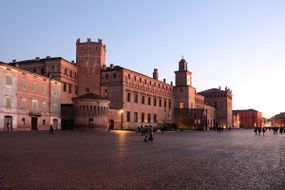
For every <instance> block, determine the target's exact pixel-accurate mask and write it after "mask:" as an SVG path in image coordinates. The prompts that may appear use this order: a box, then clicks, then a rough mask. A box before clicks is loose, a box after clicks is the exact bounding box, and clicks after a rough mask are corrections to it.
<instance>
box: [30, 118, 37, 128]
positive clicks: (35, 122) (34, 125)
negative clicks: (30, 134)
mask: <svg viewBox="0 0 285 190" xmlns="http://www.w3.org/2000/svg"><path fill="white" fill-rule="evenodd" d="M31 124H32V130H38V118H37V117H31Z"/></svg>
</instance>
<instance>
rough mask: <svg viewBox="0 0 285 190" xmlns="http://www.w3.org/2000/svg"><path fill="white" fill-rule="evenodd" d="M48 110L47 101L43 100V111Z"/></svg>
mask: <svg viewBox="0 0 285 190" xmlns="http://www.w3.org/2000/svg"><path fill="white" fill-rule="evenodd" d="M46 111H47V103H46V102H43V112H46Z"/></svg>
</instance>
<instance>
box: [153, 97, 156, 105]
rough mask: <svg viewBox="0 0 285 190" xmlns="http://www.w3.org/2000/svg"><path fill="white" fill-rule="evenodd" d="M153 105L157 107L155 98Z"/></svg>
mask: <svg viewBox="0 0 285 190" xmlns="http://www.w3.org/2000/svg"><path fill="white" fill-rule="evenodd" d="M153 105H154V106H156V98H153Z"/></svg>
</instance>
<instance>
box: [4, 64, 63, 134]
mask: <svg viewBox="0 0 285 190" xmlns="http://www.w3.org/2000/svg"><path fill="white" fill-rule="evenodd" d="M0 88H1V89H2V90H1V91H0V97H1V98H0V130H38V129H46V130H47V129H49V125H50V124H52V125H53V126H54V128H56V129H60V127H61V110H60V105H61V89H62V86H61V82H60V81H58V80H54V79H51V78H48V77H45V76H42V75H39V74H36V73H34V72H29V71H27V70H24V69H20V68H18V67H14V66H11V65H10V64H4V63H0Z"/></svg>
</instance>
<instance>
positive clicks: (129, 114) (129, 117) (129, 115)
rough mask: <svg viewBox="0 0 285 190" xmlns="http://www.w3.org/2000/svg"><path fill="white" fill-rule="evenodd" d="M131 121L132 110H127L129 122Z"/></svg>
mask: <svg viewBox="0 0 285 190" xmlns="http://www.w3.org/2000/svg"><path fill="white" fill-rule="evenodd" d="M130 121H131V112H129V111H127V122H130Z"/></svg>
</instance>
